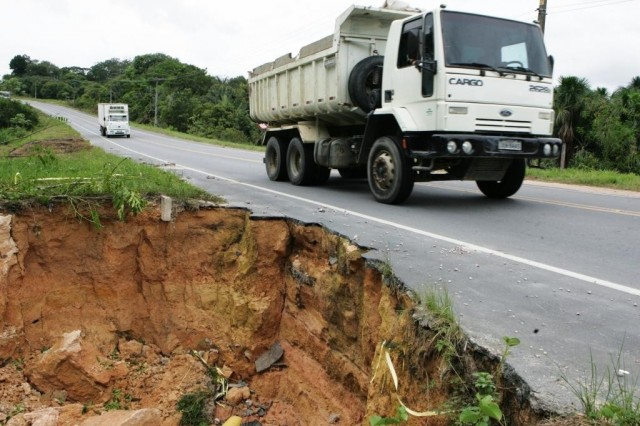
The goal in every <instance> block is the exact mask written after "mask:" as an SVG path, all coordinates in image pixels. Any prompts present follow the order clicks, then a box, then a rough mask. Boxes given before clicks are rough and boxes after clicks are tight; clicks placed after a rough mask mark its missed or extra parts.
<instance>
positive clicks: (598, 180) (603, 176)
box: [527, 167, 640, 191]
mask: <svg viewBox="0 0 640 426" xmlns="http://www.w3.org/2000/svg"><path fill="white" fill-rule="evenodd" d="M527 179H531V180H538V181H544V182H556V183H566V184H571V185H586V186H594V187H602V188H611V189H622V190H627V191H640V176H639V175H636V174H633V173H618V172H614V171H609V170H582V169H559V168H555V167H554V168H547V169H539V168H535V167H530V168H529V169H527Z"/></svg>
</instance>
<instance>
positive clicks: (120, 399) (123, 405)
mask: <svg viewBox="0 0 640 426" xmlns="http://www.w3.org/2000/svg"><path fill="white" fill-rule="evenodd" d="M132 399H133V398H132V396H131V395H129V394H128V393H125V394H123V393H122V390H120V389H114V390H112V391H111V398H110V399H109V401H107V402H105V403H104V406H103V407H104V409H105V410H107V411H110V410H128V409H129V407H130V405H131V400H132Z"/></svg>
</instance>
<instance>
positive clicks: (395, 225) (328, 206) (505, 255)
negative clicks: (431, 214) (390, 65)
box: [85, 129, 640, 296]
mask: <svg viewBox="0 0 640 426" xmlns="http://www.w3.org/2000/svg"><path fill="white" fill-rule="evenodd" d="M85 130H87V129H85ZM89 131H90V130H89ZM90 132H91V133H93V134H96V133H94V132H92V131H90ZM103 139H105V140H107V142H109V143H112V144H113V145H116V146H118V147H120V148H122V149H124V150H125V151H130V152H133V153H135V154H137V155H141V156H143V157H147V158H151V159H153V160H156V161H159V162H161V163H163V164H167V163H171V161H168V160H163V159H161V158H157V157H154V156H151V155H148V154H145V153H142V152H139V151H135V150H133V149H131V148H129V147H126V146H124V145H120V144H118V143H116V142H113V141H112V140H110V139H106V138H103ZM176 165H177V164H176ZM177 166H179V167H181V168H183V169H185V170H189V171H192V172H194V173H199V174H202V175H205V176H212V177H214V178H216V179H220V180H222V181H225V182H229V183H233V184H236V185H242V186H245V187H247V188H252V189H256V190H259V191H263V192H268V193H271V194H275V195H279V196H281V197H287V198H290V199H293V200H297V201H301V202H303V203H307V204H312V205H316V206H319V207H323V208H325V209H331V210H335V211H337V212H341V213H346V214H349V215H352V216H356V217H359V218H361V219H365V220H367V221H370V222H376V223H379V224H381V225H386V226H389V227H392V228H396V229H401V230H403V231H407V232H411V233H413V234H416V235H421V236H423V237H428V238H432V239H435V240H439V241H443V242H446V243H449V244H454V245H456V246H460V247H464V248H466V249H468V250H470V251H476V252H478V253H484V254H489V255H492V256H496V257H499V258H502V259H507V260H510V261H512V262H517V263H521V264H523V265H527V266H531V267H534V268H538V269H542V270H545V271H549V272H553V273H556V274H559V275H564V276H566V277H569V278H573V279H576V280H580V281H584V282H586V283H589V284H594V285H597V286H600V287H604V288H608V289H611V290H616V291H620V292H623V293H627V294H631V295H634V296H640V290H638V289H635V288H632V287H628V286H625V285H622V284H617V283H614V282H611V281H606V280H602V279H599V278H595V277H591V276H589V275H584V274H580V273H578V272H573V271H569V270H567V269H563V268H558V267H556V266H552V265H547V264H546V263H541V262H536V261H535V260H530V259H525V258H523V257H519V256H514V255H511V254H508V253H504V252H501V251H498V250H493V249H490V248H487V247H482V246H479V245H476V244H471V243H467V242H465V241H462V240H457V239H455V238H450V237H446V236H444V235H440V234H435V233H433V232H428V231H423V230H421V229H417V228H413V227H410V226H406V225H402V224H400V223H396V222H391V221H389V220H386V219H380V218H377V217H374V216H369V215H366V214H363V213H358V212H355V211H353V210H347V209H344V208H342V207H337V206H334V205H331V204H327V203H321V202H318V201H314V200H310V199H308V198H303V197H298V196H297V195H291V194H287V193H284V192H280V191H275V190H273V189H269V188H264V187H262V186H257V185H252V184H249V183H244V182H240V181H237V180H235V179H230V178H227V177H224V176H217V175H214V174H211V173H208V172H205V171H202V170H198V169H194V168H192V167H187V166H183V165H177Z"/></svg>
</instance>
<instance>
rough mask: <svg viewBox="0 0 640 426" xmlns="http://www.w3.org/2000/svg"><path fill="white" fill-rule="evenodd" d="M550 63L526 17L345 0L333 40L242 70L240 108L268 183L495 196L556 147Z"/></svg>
mask: <svg viewBox="0 0 640 426" xmlns="http://www.w3.org/2000/svg"><path fill="white" fill-rule="evenodd" d="M552 68H553V58H552V57H551V56H547V53H546V50H545V46H544V42H543V34H542V31H541V29H540V27H539V26H537V25H535V24H530V23H524V22H518V21H512V20H507V19H501V18H496V17H490V16H481V15H476V14H470V13H461V12H455V11H450V10H447V9H446V8H444V7H441V8H440V9H438V10H433V11H428V12H416V11H414V12H407V11H399V10H391V9H384V8H373V7H361V6H351V7H349V8H348V9H347V10H346V11H345V12H344V13H343V14H342V15H340V16H339V17H338V18H337V21H336V26H335V32H334V34H333V35H331V36H329V37H326V38H324V39H321V40H319V41H317V42H315V43H312V44H309V45H307V46H305V47H303V48H302V49H301V50H300V52H299V53H298V55H296V56H295V57H292V56H291V54H288V55H285V56H282V57H280V58H277V59H276V60H274V61H273V62H269V63H266V64H264V65H261V66H259V67H257V68H255V69H253V71H252V72H250V75H249V90H250V95H249V97H250V99H249V101H250V114H251V118H252V119H253V120H254V121H256V122H258V123H261V124H263V126H264V125H266V130H265V132H264V134H263V138H262V140H261V143H262V144H263V145H266V151H265V159H264V162H265V165H266V171H267V175H268V176H269V178H270V179H271V180H274V181H285V180H289V181H290V182H291V183H293V184H294V185H318V184H322V183H324V182H326V181H327V179H328V178H329V174H330V171H331V169H337V170H338V171H339V173H340V175H341V176H342V177H343V178H365V177H366V178H367V179H368V182H369V187H370V189H371V192H372V193H373V196H374V198H375V199H376V200H377V201H379V202H382V203H387V204H398V203H402V202H403V201H405V200H406V199H407V197H409V195H410V194H411V192H412V190H413V186H414V182H425V181H439V180H473V181H476V183H477V186H478V188H479V189H480V191H482V193H484V194H485V195H486V196H488V197H491V198H506V197H509V196H511V195H513V194H515V193H516V192H517V191H518V189H519V188H520V186H521V184H522V181H523V179H524V176H525V168H526V161H527V160H528V159H540V158H557V157H558V155H559V152H560V150H561V141H560V140H559V139H556V138H552V137H550V135H551V133H552V130H553V121H554V113H553V109H552V102H553V80H552Z"/></svg>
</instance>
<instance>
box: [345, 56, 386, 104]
mask: <svg viewBox="0 0 640 426" xmlns="http://www.w3.org/2000/svg"><path fill="white" fill-rule="evenodd" d="M383 62H384V56H369V57H366V58H364V59H363V60H361V61H360V62H358V63H357V64H356V65H355V66H354V67H353V69H352V70H351V74H349V86H348V89H349V97H351V101H352V102H353V103H354V105H355V106H357V107H359V108H361V109H362V110H363V111H364V112H370V111H372V110H374V109H376V108H380V107H381V106H382V63H383Z"/></svg>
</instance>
